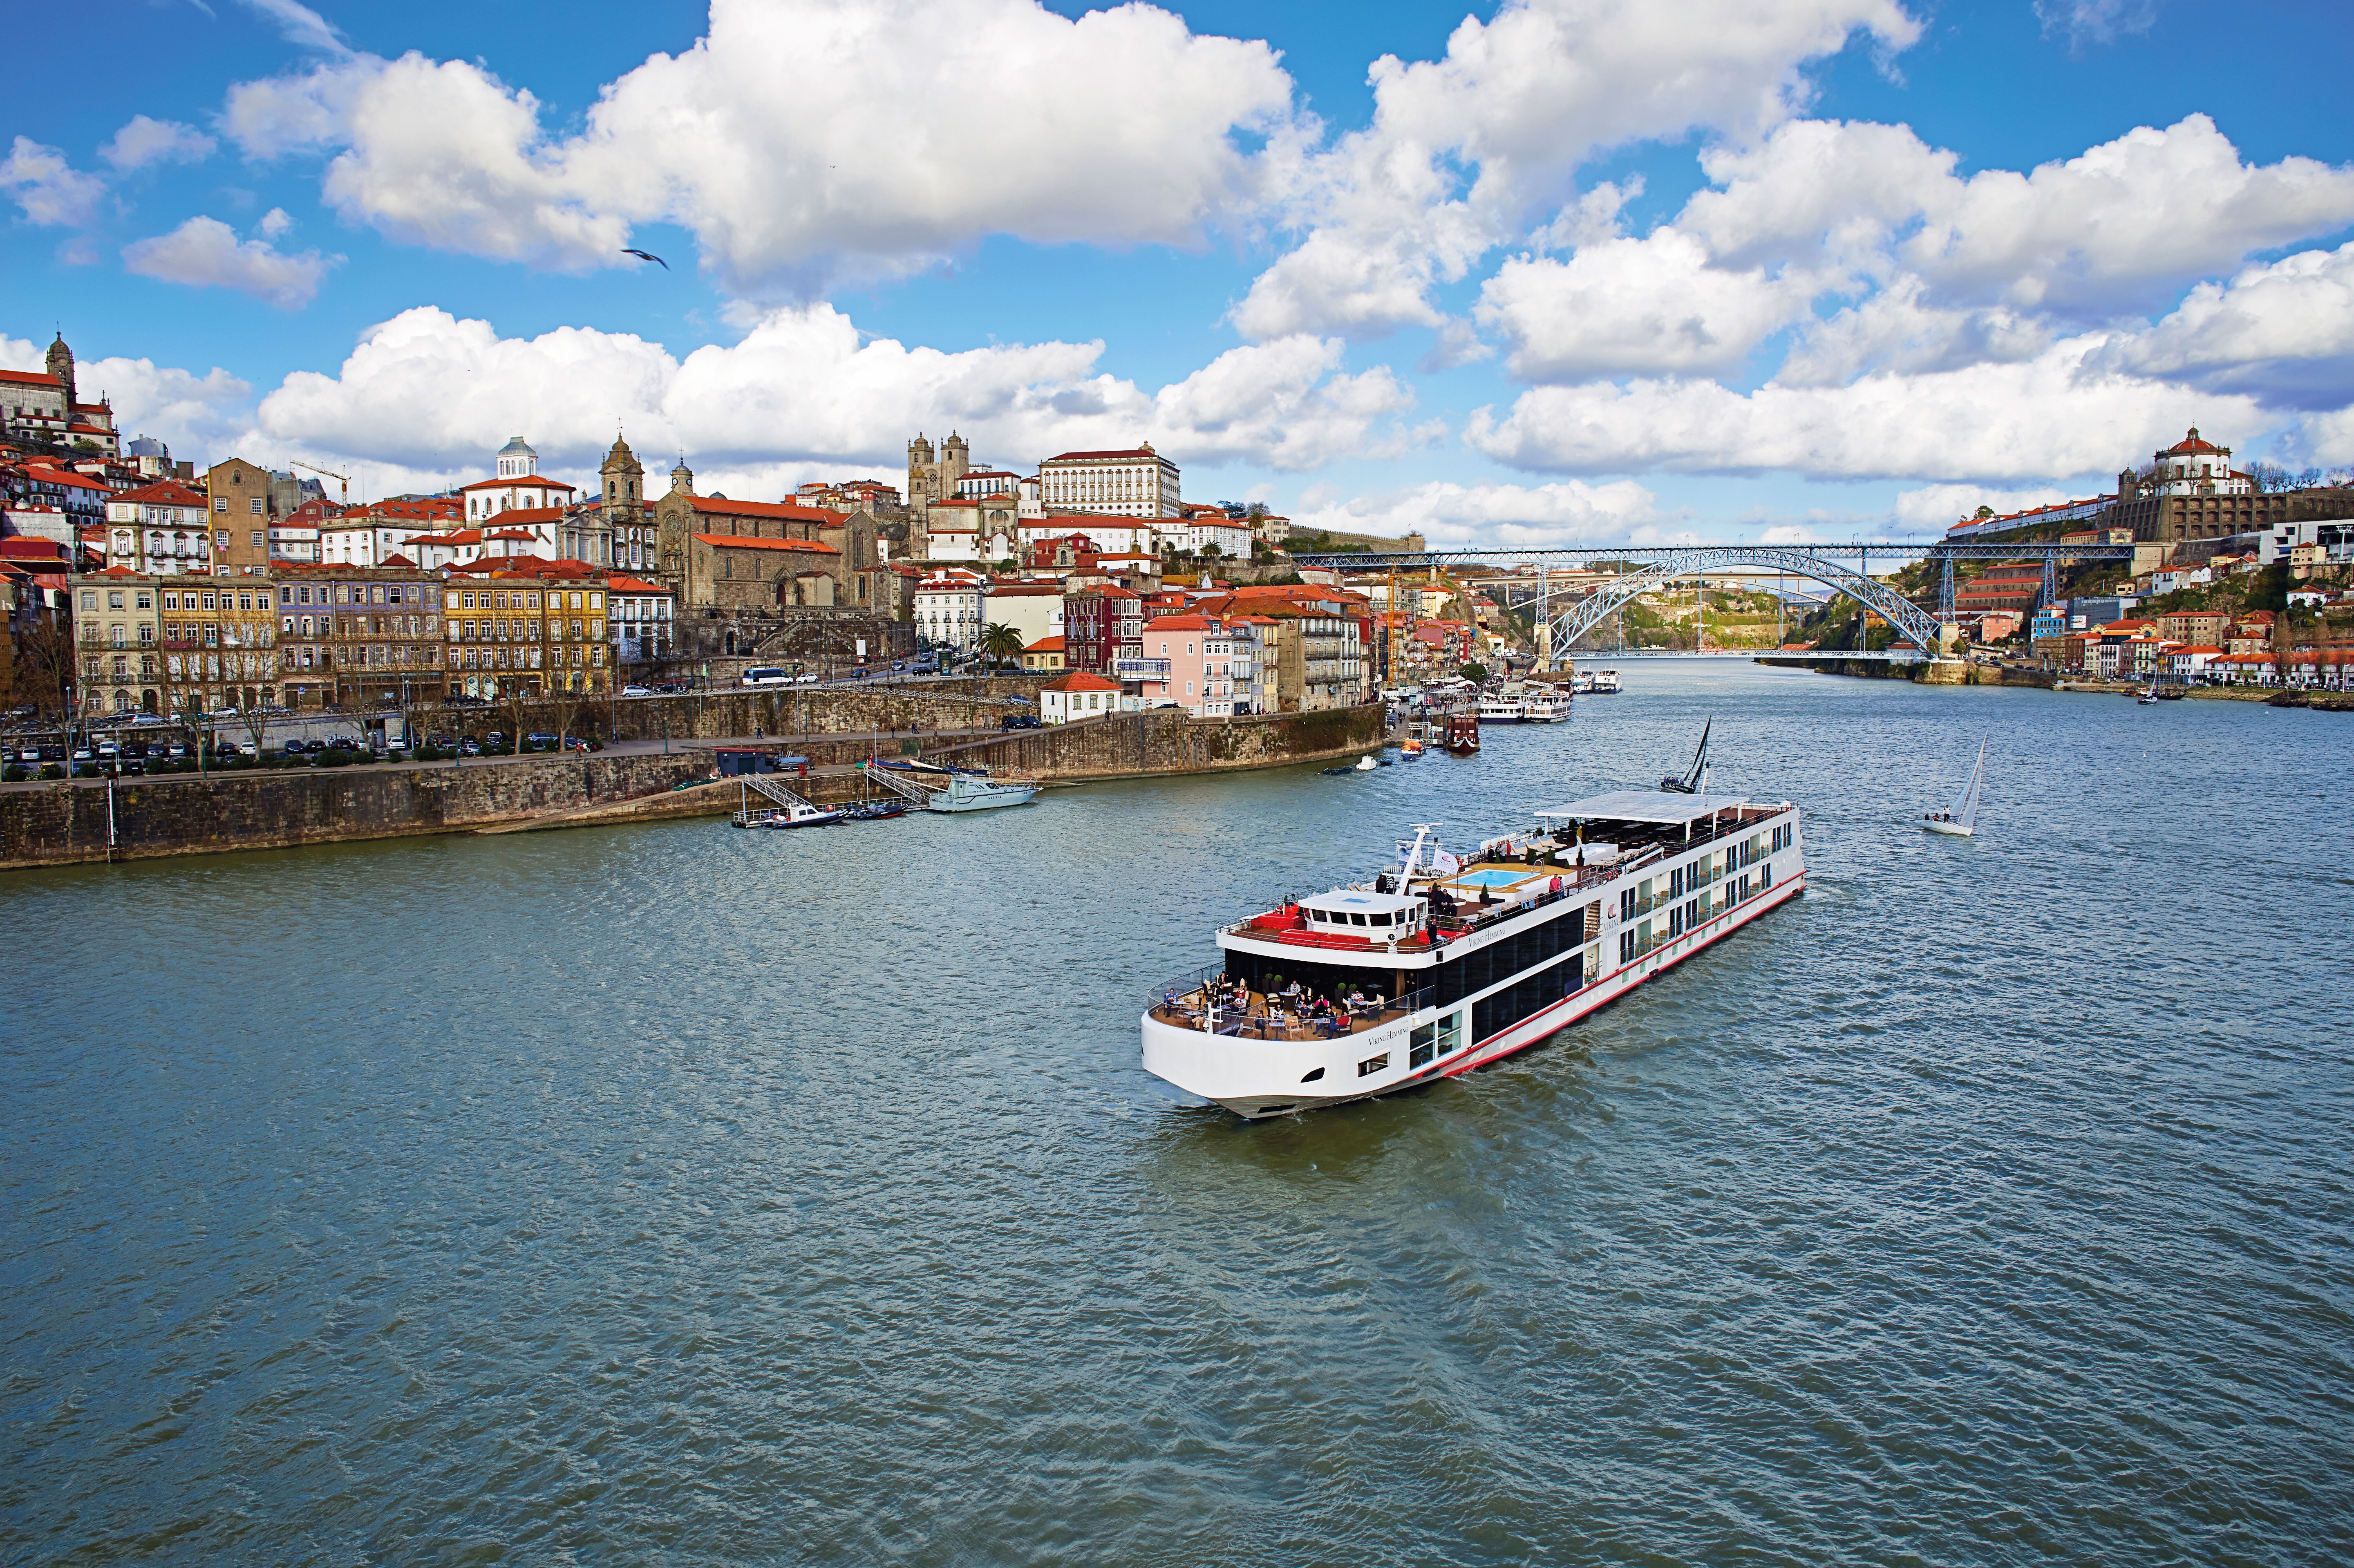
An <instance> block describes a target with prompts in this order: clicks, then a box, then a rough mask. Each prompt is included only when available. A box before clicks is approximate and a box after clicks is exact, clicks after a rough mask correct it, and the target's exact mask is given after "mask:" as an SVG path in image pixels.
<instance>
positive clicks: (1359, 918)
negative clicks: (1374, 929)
mask: <svg viewBox="0 0 2354 1568" xmlns="http://www.w3.org/2000/svg"><path fill="white" fill-rule="evenodd" d="M1371 923H1372V922H1370V921H1368V920H1367V919H1366V918H1365V916H1364V914H1363V911H1357V912H1354V913H1352V914H1351V915H1350V916H1349V924H1350V925H1352V926H1364V925H1370V924H1371Z"/></svg>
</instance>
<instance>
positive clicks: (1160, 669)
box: [1111, 659, 1169, 681]
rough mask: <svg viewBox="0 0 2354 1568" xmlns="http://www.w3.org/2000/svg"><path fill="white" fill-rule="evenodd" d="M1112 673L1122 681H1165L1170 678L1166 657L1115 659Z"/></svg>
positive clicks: (1112, 664) (1112, 663)
mask: <svg viewBox="0 0 2354 1568" xmlns="http://www.w3.org/2000/svg"><path fill="white" fill-rule="evenodd" d="M1111 672H1112V674H1113V675H1114V676H1115V677H1116V678H1118V679H1119V680H1122V681H1165V680H1167V679H1168V678H1169V661H1168V660H1166V659H1115V660H1113V661H1112V662H1111Z"/></svg>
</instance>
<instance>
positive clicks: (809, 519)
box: [695, 495, 848, 526]
mask: <svg viewBox="0 0 2354 1568" xmlns="http://www.w3.org/2000/svg"><path fill="white" fill-rule="evenodd" d="M695 510H696V511H697V512H703V513H708V514H713V515H716V516H722V517H786V518H790V519H793V520H794V521H797V522H803V523H816V524H820V525H821V526H838V525H840V524H843V523H844V522H847V521H848V516H847V514H843V513H840V512H835V511H833V510H832V509H830V508H828V507H823V506H796V505H793V504H790V503H785V502H777V501H730V500H728V499H727V498H726V496H724V495H722V496H713V495H698V496H696V497H695Z"/></svg>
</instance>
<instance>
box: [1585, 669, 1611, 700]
mask: <svg viewBox="0 0 2354 1568" xmlns="http://www.w3.org/2000/svg"><path fill="white" fill-rule="evenodd" d="M1579 689H1580V690H1581V691H1582V690H1584V689H1585V688H1583V687H1580V688H1579ZM1617 689H1618V672H1617V671H1616V670H1596V671H1595V672H1594V694H1595V695H1596V696H1607V695H1609V694H1611V693H1612V692H1615V691H1617Z"/></svg>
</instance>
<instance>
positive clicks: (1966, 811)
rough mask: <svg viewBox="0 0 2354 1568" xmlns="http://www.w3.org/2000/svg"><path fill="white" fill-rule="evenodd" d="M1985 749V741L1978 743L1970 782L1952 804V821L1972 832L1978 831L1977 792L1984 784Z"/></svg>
mask: <svg viewBox="0 0 2354 1568" xmlns="http://www.w3.org/2000/svg"><path fill="white" fill-rule="evenodd" d="M1986 748H1987V743H1986V742H1985V741H1983V740H1982V741H1980V742H1978V761H1977V762H1976V763H1974V764H1972V765H1971V768H1970V781H1969V783H1968V784H1967V786H1965V787H1964V788H1963V789H1962V793H1961V797H1960V799H1958V800H1956V801H1955V802H1954V810H1953V819H1954V821H1957V822H1959V823H1961V824H1962V826H1963V827H1964V828H1965V829H1966V830H1967V831H1969V832H1977V831H1978V791H1979V789H1980V788H1981V787H1982V786H1984V784H1985V783H1986Z"/></svg>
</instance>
